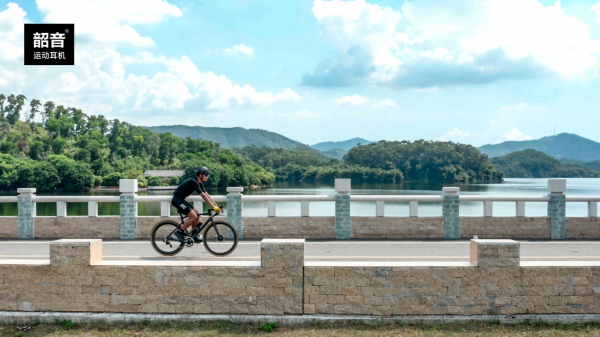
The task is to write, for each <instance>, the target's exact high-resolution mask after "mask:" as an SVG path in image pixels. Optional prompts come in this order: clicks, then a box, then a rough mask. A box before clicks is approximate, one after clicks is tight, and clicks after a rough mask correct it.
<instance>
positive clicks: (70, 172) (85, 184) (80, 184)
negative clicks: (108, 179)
mask: <svg viewBox="0 0 600 337" xmlns="http://www.w3.org/2000/svg"><path fill="white" fill-rule="evenodd" d="M48 160H49V161H50V162H51V163H53V164H54V165H55V166H56V169H57V171H58V173H59V176H60V181H61V183H60V185H59V188H61V189H62V190H64V191H88V190H90V189H91V188H92V187H93V186H94V174H93V173H92V171H91V170H90V169H89V167H88V166H87V165H85V164H83V163H79V162H76V161H75V160H73V159H70V158H67V157H65V156H63V155H59V156H57V155H52V156H50V157H49V158H48Z"/></svg>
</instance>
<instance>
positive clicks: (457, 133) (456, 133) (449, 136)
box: [436, 128, 471, 142]
mask: <svg viewBox="0 0 600 337" xmlns="http://www.w3.org/2000/svg"><path fill="white" fill-rule="evenodd" d="M469 136H471V133H470V132H468V131H463V130H460V129H458V128H454V129H452V131H449V132H446V133H444V134H443V135H441V136H440V137H439V138H438V139H436V140H439V141H443V142H444V141H456V140H458V139H464V138H467V137H469Z"/></svg>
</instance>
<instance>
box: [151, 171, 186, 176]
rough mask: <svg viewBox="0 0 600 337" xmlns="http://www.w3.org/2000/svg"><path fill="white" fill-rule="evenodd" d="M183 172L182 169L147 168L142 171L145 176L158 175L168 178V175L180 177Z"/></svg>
mask: <svg viewBox="0 0 600 337" xmlns="http://www.w3.org/2000/svg"><path fill="white" fill-rule="evenodd" d="M184 173H185V172H184V171H183V170H148V171H146V172H144V176H145V177H159V178H170V177H181V176H183V174H184Z"/></svg>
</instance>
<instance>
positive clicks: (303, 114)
mask: <svg viewBox="0 0 600 337" xmlns="http://www.w3.org/2000/svg"><path fill="white" fill-rule="evenodd" d="M272 115H274V116H277V117H285V118H290V117H291V118H294V119H313V118H319V117H321V116H323V114H320V113H317V112H313V111H309V110H300V111H296V112H292V113H288V112H276V113H274V114H273V113H272Z"/></svg>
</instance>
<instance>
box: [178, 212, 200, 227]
mask: <svg viewBox="0 0 600 337" xmlns="http://www.w3.org/2000/svg"><path fill="white" fill-rule="evenodd" d="M198 214H200V212H199V211H198V210H197V209H195V208H194V209H192V210H191V211H190V212H189V213H188V218H187V219H186V220H185V222H184V223H183V226H181V229H183V230H186V229H187V228H188V227H190V226H192V230H193V229H194V227H196V226H197V225H198V222H199V221H200V216H199V215H198Z"/></svg>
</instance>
